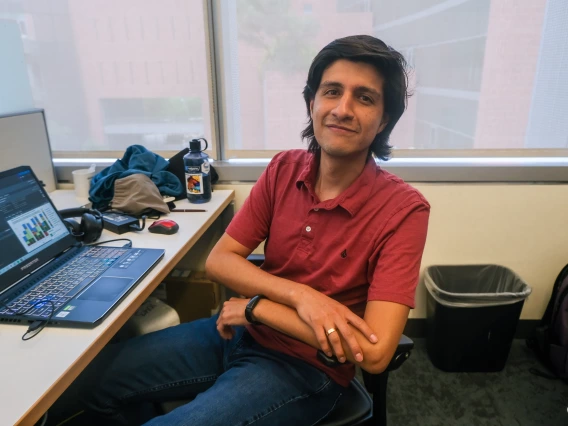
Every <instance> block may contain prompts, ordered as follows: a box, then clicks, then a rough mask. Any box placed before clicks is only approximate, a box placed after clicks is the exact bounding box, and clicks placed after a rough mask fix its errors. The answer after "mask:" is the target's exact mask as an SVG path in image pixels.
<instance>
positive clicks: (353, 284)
mask: <svg viewBox="0 0 568 426" xmlns="http://www.w3.org/2000/svg"><path fill="white" fill-rule="evenodd" d="M318 167H319V161H318V157H317V156H316V155H314V154H310V153H308V152H307V151H304V150H290V151H286V152H282V153H280V154H278V155H276V156H275V157H274V158H273V159H272V161H271V162H270V164H269V165H268V167H267V168H266V171H265V172H264V173H263V174H262V176H261V177H260V178H259V180H258V182H257V183H256V185H254V187H253V188H252V190H251V192H250V195H249V197H248V198H247V199H246V201H245V203H244V205H243V207H242V208H241V209H240V210H239V211H238V213H237V214H236V215H235V217H234V218H233V220H232V221H231V223H230V225H229V227H228V228H227V233H228V234H229V235H230V236H231V237H232V238H234V239H235V240H236V241H238V242H239V243H241V244H242V245H244V246H245V247H248V248H250V249H255V248H256V247H257V246H258V245H259V244H260V243H261V242H262V241H264V240H265V239H266V244H265V248H264V253H265V262H264V264H263V265H262V269H264V270H265V271H266V272H268V273H270V274H273V275H276V276H278V277H282V278H286V279H289V280H292V281H295V282H299V283H303V284H306V285H309V286H311V287H313V288H314V289H316V290H318V291H321V292H322V293H324V294H326V295H328V296H330V297H332V298H333V299H336V300H337V301H339V302H341V303H343V304H344V305H346V306H348V307H349V308H350V309H351V310H353V311H354V312H355V313H356V314H357V315H359V316H363V314H364V311H365V305H366V302H367V301H368V300H385V301H390V302H395V303H400V304H403V305H407V306H409V307H411V308H414V293H415V290H416V285H417V283H418V275H419V270H420V260H421V258H422V251H423V249H424V244H425V241H426V231H427V227H428V215H429V211H430V205H429V204H428V202H427V201H426V200H425V199H424V197H423V196H422V195H421V194H420V193H419V192H418V191H417V190H416V189H414V188H413V187H411V186H410V185H408V184H406V183H404V182H403V181H402V180H401V179H399V178H398V177H396V176H394V175H392V174H390V173H388V172H386V171H384V170H383V169H381V168H380V167H378V166H377V165H376V164H375V161H374V160H373V159H372V158H369V160H368V161H367V164H366V165H365V168H364V169H363V172H362V173H361V175H360V176H359V177H358V178H357V179H356V180H355V182H353V183H352V184H351V186H349V188H347V189H346V190H345V191H344V192H343V193H341V195H339V196H338V197H336V198H334V199H332V200H326V201H323V202H320V200H319V199H318V197H317V196H316V194H315V192H314V185H315V181H316V175H317V170H318ZM248 330H249V332H250V334H251V335H252V336H253V337H254V339H255V340H256V341H257V342H258V343H260V344H261V345H263V346H265V347H267V348H270V349H274V350H277V351H280V352H283V353H286V354H289V355H292V356H294V357H297V358H300V359H303V360H305V361H306V362H308V363H310V364H312V365H314V366H316V367H317V368H319V369H320V370H323V371H325V372H326V373H327V374H328V375H329V376H330V377H331V378H332V379H333V380H335V381H336V382H338V383H339V384H341V385H343V386H347V385H348V384H349V381H350V380H351V379H352V378H353V376H354V373H355V369H354V366H353V365H352V364H349V363H346V364H345V365H341V366H339V367H335V368H330V367H326V366H325V365H323V364H322V363H321V362H319V361H318V360H317V358H316V349H314V348H312V347H311V346H309V345H307V344H305V343H303V342H300V341H298V340H296V339H293V338H291V337H289V336H287V335H285V334H283V333H280V332H278V331H276V330H274V329H272V328H270V327H267V326H264V325H259V326H254V325H251V326H248Z"/></svg>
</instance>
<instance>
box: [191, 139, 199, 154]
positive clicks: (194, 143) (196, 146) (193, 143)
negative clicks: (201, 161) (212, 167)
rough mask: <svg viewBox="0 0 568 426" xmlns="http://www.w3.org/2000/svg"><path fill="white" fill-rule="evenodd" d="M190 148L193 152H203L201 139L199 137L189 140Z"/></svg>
mask: <svg viewBox="0 0 568 426" xmlns="http://www.w3.org/2000/svg"><path fill="white" fill-rule="evenodd" d="M189 150H190V151H191V152H201V141H200V140H198V139H192V140H191V141H190V142H189Z"/></svg>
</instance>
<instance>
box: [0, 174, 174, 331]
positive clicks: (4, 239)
mask: <svg viewBox="0 0 568 426" xmlns="http://www.w3.org/2000/svg"><path fill="white" fill-rule="evenodd" d="M115 244H116V243H115ZM163 256H164V250H161V249H146V248H144V249H142V248H124V247H108V246H88V245H83V244H82V243H80V242H77V240H76V239H75V237H74V236H73V235H72V234H71V232H70V231H69V230H68V228H67V227H66V226H65V223H64V222H63V220H62V219H61V217H60V215H59V213H58V212H57V210H56V208H55V206H54V205H53V203H52V202H51V200H50V198H49V196H48V195H47V193H46V192H45V190H44V189H43V187H42V185H41V184H40V182H39V181H38V179H37V177H36V176H35V175H34V173H33V171H32V170H31V168H30V167H28V166H22V167H17V168H15V169H11V170H8V171H5V172H1V173H0V324H3V323H20V324H27V323H30V322H33V321H38V320H44V321H46V320H49V323H50V324H52V325H60V326H79V327H94V326H96V325H97V324H98V323H100V322H101V321H102V320H103V318H105V316H106V315H108V314H109V313H110V312H111V311H112V309H113V308H114V307H115V306H116V305H117V304H118V303H119V302H120V300H121V299H122V298H123V297H124V296H125V295H126V294H127V293H128V292H129V291H130V290H131V289H132V288H133V287H134V286H135V285H136V284H137V283H138V282H139V281H140V280H141V279H142V278H143V277H144V276H145V275H146V274H147V273H148V272H149V271H150V270H151V269H152V268H153V267H154V266H155V265H156V264H157V263H158V262H159V261H160V259H161V258H162V257H163Z"/></svg>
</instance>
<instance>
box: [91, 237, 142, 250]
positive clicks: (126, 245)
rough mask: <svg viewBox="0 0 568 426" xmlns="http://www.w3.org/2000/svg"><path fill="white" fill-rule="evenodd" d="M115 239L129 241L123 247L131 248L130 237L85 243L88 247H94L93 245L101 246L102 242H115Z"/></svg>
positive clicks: (116, 239)
mask: <svg viewBox="0 0 568 426" xmlns="http://www.w3.org/2000/svg"><path fill="white" fill-rule="evenodd" d="M115 241H128V243H126V244H125V245H123V246H122V247H124V248H131V247H132V240H131V239H130V238H115V239H114V240H106V241H99V242H98V243H93V244H85V245H86V246H87V247H93V246H100V245H101V244H106V243H113V242H115Z"/></svg>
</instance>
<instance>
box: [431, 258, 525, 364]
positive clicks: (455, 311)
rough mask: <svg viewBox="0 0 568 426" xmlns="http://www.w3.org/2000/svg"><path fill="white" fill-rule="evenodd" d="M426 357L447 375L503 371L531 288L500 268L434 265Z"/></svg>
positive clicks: (432, 268)
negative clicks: (452, 373) (449, 372)
mask: <svg viewBox="0 0 568 426" xmlns="http://www.w3.org/2000/svg"><path fill="white" fill-rule="evenodd" d="M424 283H425V285H426V288H427V289H428V295H427V310H426V317H427V323H428V327H427V337H426V345H427V352H428V356H429V357H430V360H431V361H432V364H434V366H436V367H437V368H439V369H441V370H443V371H451V372H475V371H477V372H491V371H501V370H502V369H503V368H504V367H505V362H506V361H507V357H508V356H509V351H510V349H511V343H512V342H513V337H514V335H515V330H516V328H517V324H518V322H519V317H520V315H521V310H522V309H523V304H524V302H525V299H526V298H527V297H528V296H529V294H530V293H531V291H532V289H531V288H530V287H529V286H528V285H527V284H526V283H525V282H524V281H523V280H522V279H521V278H520V277H519V276H518V275H517V274H515V273H514V272H513V271H511V270H510V269H508V268H506V267H504V266H499V265H452V266H430V267H428V268H427V269H426V271H425V275H424Z"/></svg>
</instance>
